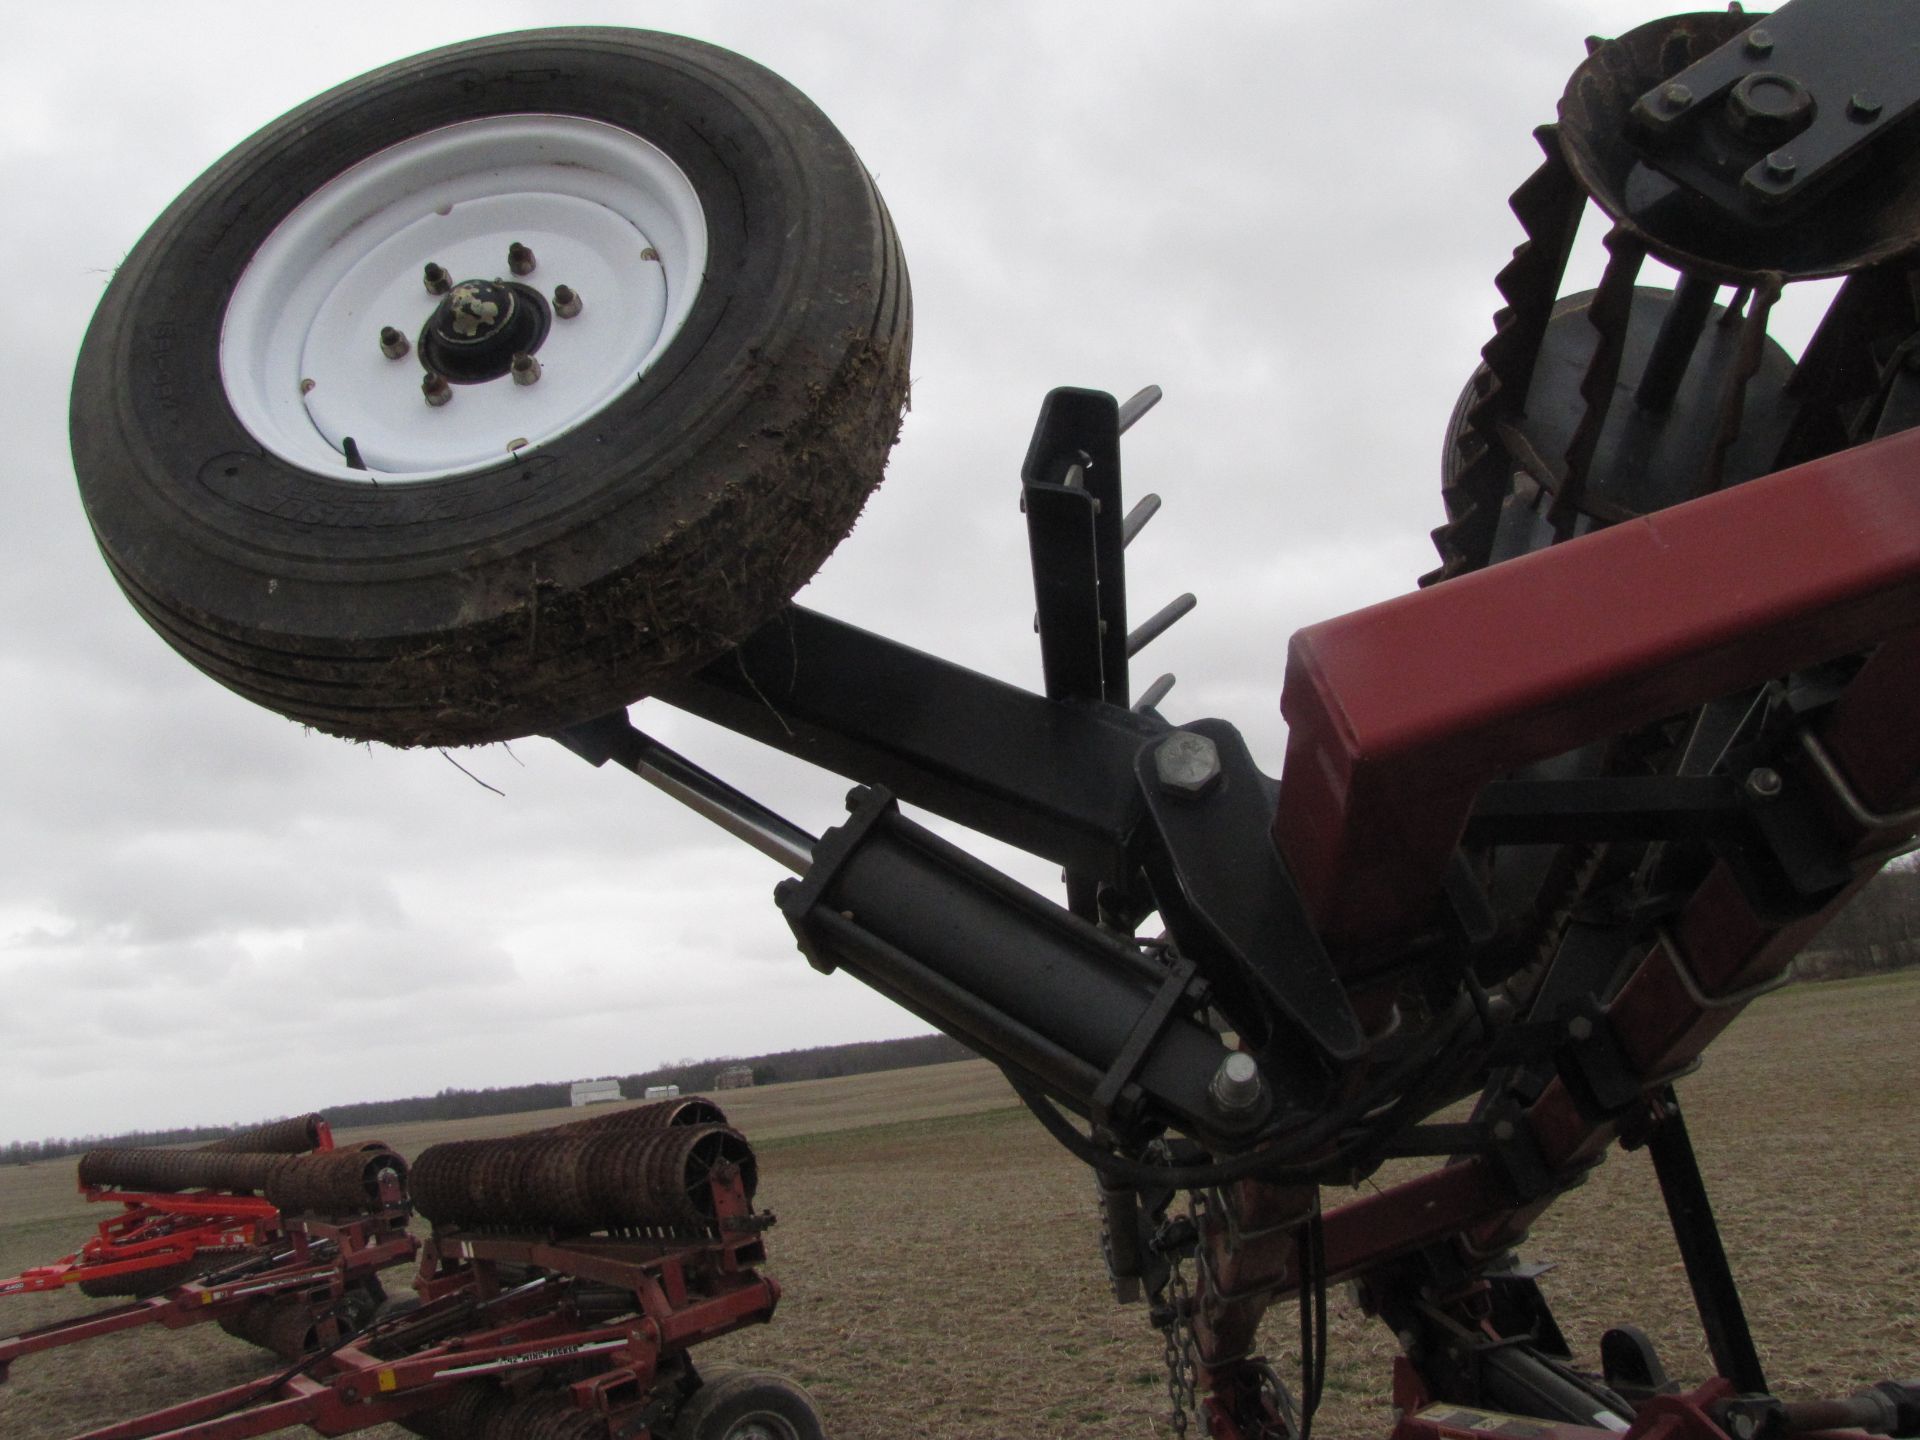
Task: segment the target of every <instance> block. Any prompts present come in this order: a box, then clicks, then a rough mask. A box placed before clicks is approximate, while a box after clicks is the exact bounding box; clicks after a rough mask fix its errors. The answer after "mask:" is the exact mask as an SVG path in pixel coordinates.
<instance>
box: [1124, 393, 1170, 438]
mask: <svg viewBox="0 0 1920 1440" xmlns="http://www.w3.org/2000/svg"><path fill="white" fill-rule="evenodd" d="M1159 403H1160V387H1159V386H1158V385H1149V386H1147V388H1146V389H1144V390H1142V391H1140V392H1139V393H1137V394H1136V395H1135V396H1134V397H1133V398H1132V399H1131V400H1129V401H1127V402H1126V404H1124V405H1122V406H1121V407H1120V433H1121V434H1122V435H1124V434H1126V433H1127V431H1129V430H1131V429H1132V428H1133V422H1134V421H1136V420H1138V419H1139V418H1140V417H1141V416H1142V415H1144V414H1146V413H1147V411H1149V410H1151V409H1152V408H1153V407H1154V406H1156V405H1158V404H1159Z"/></svg>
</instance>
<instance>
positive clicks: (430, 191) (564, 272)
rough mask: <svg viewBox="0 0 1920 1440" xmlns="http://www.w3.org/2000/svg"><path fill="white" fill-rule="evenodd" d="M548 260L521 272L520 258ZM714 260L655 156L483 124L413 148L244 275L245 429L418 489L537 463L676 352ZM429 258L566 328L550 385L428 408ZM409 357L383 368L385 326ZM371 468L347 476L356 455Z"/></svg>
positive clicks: (340, 190)
mask: <svg viewBox="0 0 1920 1440" xmlns="http://www.w3.org/2000/svg"><path fill="white" fill-rule="evenodd" d="M515 242H519V243H521V244H524V245H526V246H528V247H529V248H530V249H531V250H532V252H533V257H534V266H535V268H534V270H533V271H532V272H531V273H529V274H524V275H513V274H510V273H509V269H508V263H507V249H508V246H509V245H511V244H513V243H515ZM706 260H707V227H706V217H705V214H704V212H703V211H702V210H701V208H700V200H699V197H698V195H697V194H696V193H695V191H694V188H693V185H692V182H690V181H689V180H688V179H687V177H686V175H685V174H684V173H683V172H682V171H681V169H680V167H679V166H677V165H676V164H674V162H673V161H672V159H671V158H669V157H668V156H667V154H666V153H665V152H664V151H662V150H660V149H659V148H658V147H656V146H654V145H652V144H650V143H649V142H648V141H646V140H643V139H642V138H640V137H639V136H638V135H634V134H630V133H629V132H627V131H625V130H621V129H619V128H618V127H616V126H612V125H606V124H602V123H601V122H599V121H597V120H583V119H579V118H577V117H573V116H563V115H502V116H494V117H492V118H489V119H485V120H470V121H465V122H463V123H461V124H457V125H449V126H447V127H445V128H443V129H440V130H434V131H431V132H429V133H427V134H425V135H419V136H415V137H414V138H413V139H410V140H405V141H402V142H401V143H400V144H398V145H394V146H392V147H390V148H388V149H386V150H383V151H381V152H380V153H379V154H377V155H373V156H370V157H369V158H367V159H366V160H363V161H361V162H360V163H359V164H358V165H355V166H354V167H353V168H352V169H350V170H348V171H346V172H345V173H344V174H342V175H339V176H337V177H336V178H334V179H333V180H331V181H329V182H328V183H327V184H326V185H324V186H322V187H321V188H320V189H319V190H317V191H316V192H315V193H314V194H313V195H311V196H309V197H308V198H307V199H306V200H304V201H303V202H301V204H300V205H299V206H298V207H297V208H296V209H295V210H294V211H293V212H292V213H291V214H290V215H288V216H287V217H286V219H284V220H283V221H281V223H280V224H279V226H278V227H276V228H275V230H274V232H273V233H272V234H271V235H270V236H268V237H267V240H266V242H265V243H264V244H263V245H261V247H260V249H259V250H258V251H257V252H256V253H255V254H254V256H253V258H252V260H250V261H249V262H248V263H247V267H246V269H245V270H244V271H243V272H242V273H241V276H240V280H239V283H238V284H237V285H235V287H234V291H233V296H232V298H231V299H230V300H229V301H228V303H227V311H226V316H225V318H224V321H223V323H222V326H221V332H220V378H221V382H222V384H223V386H224V387H225V390H226V394H227V400H228V402H229V403H230V404H231V405H232V407H233V410H234V414H235V415H236V416H237V417H238V419H239V420H240V423H241V424H242V425H244V426H245V427H246V428H247V431H248V432H249V433H250V434H251V435H252V436H253V437H254V439H255V440H257V441H259V442H260V444H261V445H262V446H264V447H265V448H266V449H267V450H269V451H271V452H272V453H273V454H274V455H276V456H278V457H279V458H280V459H282V460H285V461H287V462H288V463H289V464H293V465H297V466H299V467H300V468H301V469H304V470H309V471H313V472H316V473H319V474H323V475H328V476H331V477H334V478H336V479H340V480H351V481H359V482H362V483H406V482H410V481H421V480H434V479H439V478H442V477H445V476H449V475H460V474H464V473H467V472H469V471H473V470H479V469H482V468H485V467H487V466H490V465H494V464H498V463H499V462H500V461H502V460H504V459H507V458H509V457H510V456H513V455H518V454H524V453H527V452H529V451H533V450H537V449H538V448H539V447H540V446H541V445H542V444H544V443H546V442H548V441H550V440H553V439H555V438H556V437H558V436H560V435H564V434H566V433H567V432H568V431H569V430H572V429H574V428H575V427H576V426H578V425H580V424H581V423H582V422H583V421H585V420H587V419H589V418H590V417H592V416H593V415H595V414H597V413H599V412H600V411H601V410H603V409H605V408H606V406H607V405H609V404H610V403H611V402H612V401H613V400H615V399H616V398H618V397H619V396H620V395H621V394H622V393H624V392H625V391H626V390H627V389H628V388H629V387H631V386H632V385H633V384H634V383H635V381H637V380H638V379H639V378H640V377H641V376H642V375H644V374H645V373H646V372H647V369H648V367H649V366H650V365H652V364H653V362H654V361H655V360H656V359H657V358H658V357H659V355H660V354H661V352H662V351H664V350H665V349H666V347H667V346H668V344H669V343H671V341H672V340H673V337H674V336H675V334H677V333H678V331H679V329H680V326H681V324H682V323H683V322H684V321H685V320H686V317H687V314H688V312H689V311H690V310H691V309H692V307H693V302H694V299H695V297H696V296H697V295H698V293H699V290H700V283H701V280H702V278H703V276H704V274H705V270H706ZM428 262H432V263H434V264H437V265H440V266H442V267H444V268H445V270H446V271H447V272H449V274H450V276H451V279H452V280H453V282H454V283H456V284H458V283H459V282H461V281H465V280H514V281H517V282H518V283H519V284H521V285H524V286H528V287H531V288H532V289H534V290H537V291H538V292H539V293H540V295H541V296H542V297H543V298H544V299H545V300H546V301H547V302H548V303H549V305H550V304H551V301H552V298H553V293H554V290H555V288H556V286H560V285H565V286H567V287H568V288H570V289H571V290H572V291H574V292H575V293H576V294H577V296H578V297H579V299H580V302H581V306H580V311H579V313H578V314H577V315H575V316H573V317H572V318H563V317H562V316H561V315H559V314H555V315H554V316H553V318H552V323H551V325H550V326H549V327H548V330H547V334H546V336H545V339H544V340H543V341H542V342H541V343H540V345H539V348H538V351H537V354H536V357H535V358H536V359H537V360H538V361H539V371H540V374H539V379H538V381H537V382H536V383H534V384H529V385H520V384H515V383H514V381H513V379H512V378H510V377H509V376H504V375H503V376H501V377H500V378H498V379H492V380H487V381H484V382H480V383H469V384H456V385H453V386H451V387H450V389H451V395H450V399H449V402H448V403H447V404H444V405H441V406H437V407H436V406H430V405H428V404H427V403H426V400H425V397H424V396H423V394H422V390H421V381H422V379H423V378H424V377H425V375H426V373H427V372H426V370H425V368H424V367H423V365H422V362H421V360H420V358H419V353H418V351H419V344H418V342H419V337H420V333H421V330H422V327H423V326H424V325H425V324H426V322H427V320H428V317H429V316H430V315H432V314H433V312H434V310H435V308H436V307H437V306H438V305H439V304H440V303H441V302H440V297H438V296H435V295H433V294H430V293H428V290H427V288H426V286H425V284H424V283H423V281H422V273H423V271H424V268H425V266H426V265H427V264H428ZM385 326H392V327H393V328H394V329H396V330H398V331H400V332H401V334H402V335H404V336H405V337H406V339H407V341H408V342H409V349H408V351H407V353H406V354H405V355H403V356H401V357H400V358H398V359H394V358H390V357H389V356H388V355H386V354H384V353H382V350H381V347H380V333H381V330H382V327H385ZM349 439H351V440H352V441H353V442H354V443H353V446H352V447H351V449H352V451H353V452H354V453H355V454H356V455H357V457H358V458H359V460H360V462H361V467H363V468H360V467H355V466H354V465H353V464H351V463H350V462H349V458H348V456H349V448H350V447H349V446H348V445H347V444H346V442H347V440H349Z"/></svg>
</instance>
